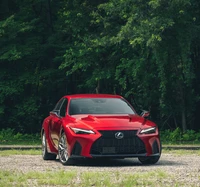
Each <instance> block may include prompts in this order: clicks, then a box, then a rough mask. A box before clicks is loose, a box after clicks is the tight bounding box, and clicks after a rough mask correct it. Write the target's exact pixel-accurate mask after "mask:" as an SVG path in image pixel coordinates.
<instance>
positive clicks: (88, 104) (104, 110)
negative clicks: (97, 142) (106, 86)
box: [69, 98, 135, 115]
mask: <svg viewBox="0 0 200 187" xmlns="http://www.w3.org/2000/svg"><path fill="white" fill-rule="evenodd" d="M69 114H70V115H76V114H135V112H134V111H133V109H132V108H131V107H130V106H129V105H128V103H126V102H125V101H124V100H122V99H120V98H90V99H89V98H83V99H72V100H71V102H70V106H69Z"/></svg>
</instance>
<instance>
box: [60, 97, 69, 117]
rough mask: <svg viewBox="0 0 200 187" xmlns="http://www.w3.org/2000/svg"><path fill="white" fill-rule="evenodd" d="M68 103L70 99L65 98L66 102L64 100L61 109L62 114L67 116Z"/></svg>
mask: <svg viewBox="0 0 200 187" xmlns="http://www.w3.org/2000/svg"><path fill="white" fill-rule="evenodd" d="M67 103H68V100H67V99H64V102H63V104H62V106H61V109H60V116H62V117H65V114H66V109H67Z"/></svg>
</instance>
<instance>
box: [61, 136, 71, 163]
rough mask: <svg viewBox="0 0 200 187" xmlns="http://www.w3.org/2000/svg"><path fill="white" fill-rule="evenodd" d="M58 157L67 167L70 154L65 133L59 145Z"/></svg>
mask: <svg viewBox="0 0 200 187" xmlns="http://www.w3.org/2000/svg"><path fill="white" fill-rule="evenodd" d="M58 156H59V160H60V162H61V163H62V164H63V165H67V164H68V163H69V153H68V146H67V138H66V135H65V133H64V132H62V133H61V136H60V139H59V144H58Z"/></svg>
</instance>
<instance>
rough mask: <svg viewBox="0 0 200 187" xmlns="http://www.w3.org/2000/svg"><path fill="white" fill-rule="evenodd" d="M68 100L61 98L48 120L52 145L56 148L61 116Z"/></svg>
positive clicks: (63, 114) (64, 112) (63, 115)
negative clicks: (49, 120)
mask: <svg viewBox="0 0 200 187" xmlns="http://www.w3.org/2000/svg"><path fill="white" fill-rule="evenodd" d="M67 103H68V100H67V99H66V98H63V99H61V100H60V101H59V102H58V103H57V105H56V107H55V108H54V110H53V111H52V112H51V114H52V118H51V122H50V125H49V127H50V132H51V133H50V136H51V139H52V142H53V144H54V147H55V148H56V149H57V148H58V141H59V134H60V129H61V126H62V118H63V117H65V114H66V108H67Z"/></svg>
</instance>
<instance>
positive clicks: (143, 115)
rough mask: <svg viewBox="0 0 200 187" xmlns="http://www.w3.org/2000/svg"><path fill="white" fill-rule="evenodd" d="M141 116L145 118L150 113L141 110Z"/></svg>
mask: <svg viewBox="0 0 200 187" xmlns="http://www.w3.org/2000/svg"><path fill="white" fill-rule="evenodd" d="M140 115H141V116H142V117H143V118H147V117H149V115H150V112H149V111H146V110H143V111H142V113H141V114H140Z"/></svg>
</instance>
